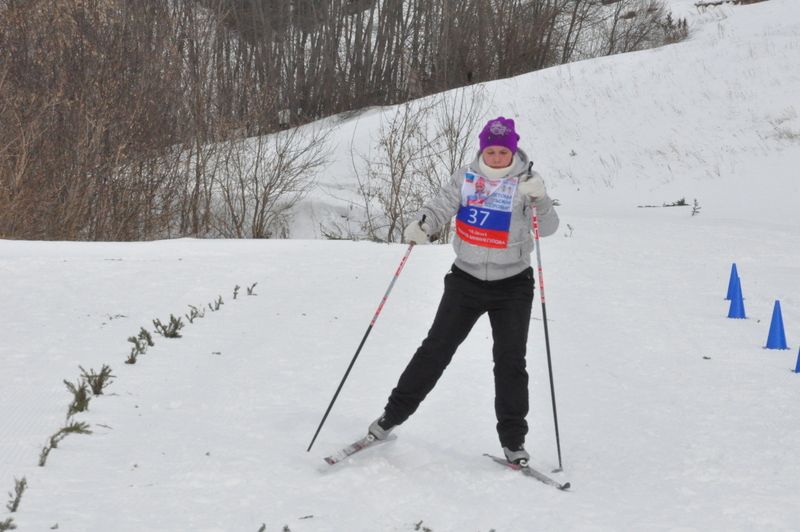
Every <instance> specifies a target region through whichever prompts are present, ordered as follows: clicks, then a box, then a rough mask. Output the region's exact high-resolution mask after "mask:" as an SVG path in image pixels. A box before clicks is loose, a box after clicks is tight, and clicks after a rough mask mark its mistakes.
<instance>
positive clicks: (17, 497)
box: [6, 477, 28, 514]
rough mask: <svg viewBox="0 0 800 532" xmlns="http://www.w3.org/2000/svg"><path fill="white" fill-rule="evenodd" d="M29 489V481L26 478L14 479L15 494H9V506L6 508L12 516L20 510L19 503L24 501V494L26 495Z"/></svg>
mask: <svg viewBox="0 0 800 532" xmlns="http://www.w3.org/2000/svg"><path fill="white" fill-rule="evenodd" d="M27 487H28V481H27V480H26V479H25V477H22V479H21V480H19V479H16V478H15V479H14V493H11V492H8V496H9V497H10V499H9V501H8V504H6V508H8V511H9V512H11V513H12V514H13V513H14V512H16V511H17V510H18V509H19V502H20V501H21V500H22V494H23V493H25V488H27Z"/></svg>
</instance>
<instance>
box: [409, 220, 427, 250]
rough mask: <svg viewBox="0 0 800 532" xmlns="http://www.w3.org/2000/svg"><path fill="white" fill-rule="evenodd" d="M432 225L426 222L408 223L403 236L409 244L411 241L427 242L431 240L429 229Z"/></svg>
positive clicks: (417, 242)
mask: <svg viewBox="0 0 800 532" xmlns="http://www.w3.org/2000/svg"><path fill="white" fill-rule="evenodd" d="M429 229H430V227H429V226H428V224H426V223H425V222H420V221H414V222H411V223H410V224H408V227H406V229H405V231H403V238H405V241H406V242H408V243H409V244H410V243H411V242H413V243H415V244H427V243H428V242H429V239H428V230H429Z"/></svg>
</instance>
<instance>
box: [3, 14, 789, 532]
mask: <svg viewBox="0 0 800 532" xmlns="http://www.w3.org/2000/svg"><path fill="white" fill-rule="evenodd" d="M694 24H696V27H695V33H694V34H693V37H692V38H691V39H690V40H689V41H688V42H685V43H682V44H679V45H676V46H672V47H668V48H662V49H659V50H653V51H647V52H640V53H636V54H630V55H625V56H617V57H612V58H605V59H600V60H596V61H587V62H583V63H577V64H572V65H568V66H564V67H561V68H555V69H550V70H547V71H543V72H539V73H534V74H530V75H526V76H520V77H518V78H514V79H511V80H506V81H501V82H496V83H492V84H488V85H487V88H488V89H489V91H490V92H491V93H492V94H493V103H492V104H491V108H490V109H488V110H487V114H488V115H496V114H505V115H506V116H508V115H511V116H514V117H515V118H516V120H517V123H518V128H519V129H520V131H521V134H522V135H523V145H527V146H529V147H530V150H529V151H531V152H533V154H534V157H535V159H536V161H537V167H538V168H539V170H540V172H541V173H542V174H543V175H544V176H545V177H546V179H547V181H548V185H549V187H550V189H551V192H552V194H553V195H554V196H555V197H557V198H559V199H560V201H561V203H562V205H561V207H560V208H559V213H560V215H561V219H562V226H561V228H560V230H559V232H558V233H557V234H556V235H554V236H552V237H550V238H548V239H546V240H545V241H544V242H543V249H542V254H543V260H544V271H545V279H546V282H547V285H548V286H547V298H548V300H547V312H548V318H549V320H550V322H549V329H550V336H551V346H552V349H553V361H554V372H555V384H556V396H557V399H558V414H559V422H560V430H561V440H562V451H563V462H564V469H565V473H563V474H561V475H557V476H558V477H559V478H562V479H568V480H569V481H571V482H572V485H573V489H572V491H571V492H568V493H563V492H559V491H557V490H554V489H552V488H549V487H547V486H544V485H542V484H540V483H538V482H536V481H534V480H531V479H528V478H525V477H523V476H521V475H518V474H516V473H514V472H512V471H508V470H504V469H502V468H499V467H498V466H496V465H495V464H493V463H491V462H490V461H489V460H487V459H486V458H484V457H482V456H481V455H482V453H484V452H497V451H498V444H497V441H496V435H495V432H494V419H493V416H494V414H493V384H492V378H491V355H490V350H491V339H490V331H489V327H488V322H487V320H485V319H484V320H481V321H480V322H479V323H478V325H477V326H476V328H475V330H474V331H473V333H472V334H471V336H470V337H469V338H468V340H467V341H466V342H465V343H464V344H463V346H462V348H461V349H460V350H459V352H458V354H457V355H456V357H455V359H454V361H453V363H452V365H451V367H450V368H448V370H447V372H446V373H445V376H444V377H443V379H442V380H441V382H440V383H439V385H438V386H437V388H436V389H435V390H434V392H433V393H432V394H431V396H430V397H429V398H428V400H426V401H425V403H423V406H422V407H421V408H420V410H419V411H418V413H417V414H415V416H414V417H412V418H411V419H410V420H409V421H408V422H407V423H406V424H405V425H404V426H402V427H401V428H399V429H398V430H397V431H396V433H397V434H398V436H399V437H398V439H397V440H396V441H394V442H392V443H390V444H388V445H385V446H382V447H380V448H376V449H372V450H369V451H366V452H365V453H363V454H362V455H359V456H357V457H355V458H353V459H352V460H350V461H349V462H348V463H345V464H342V465H341V466H337V467H336V468H334V469H330V468H327V466H325V465H324V463H323V461H322V457H323V456H324V455H326V454H328V453H329V452H332V451H334V450H336V449H337V448H339V447H340V446H342V445H344V444H346V443H349V442H350V441H352V440H353V439H355V438H356V437H358V436H360V435H362V434H363V432H364V431H365V429H366V426H367V425H368V423H369V422H370V421H371V420H372V419H374V417H375V416H377V415H378V414H379V413H380V410H381V408H382V406H383V404H384V402H385V399H386V396H387V395H388V393H389V391H390V390H391V388H392V387H393V386H394V384H395V382H396V379H397V376H398V375H399V372H400V371H401V370H402V368H403V367H404V365H405V363H406V362H407V360H408V358H409V357H410V355H411V354H412V353H413V351H414V350H415V349H416V347H417V345H418V344H419V342H420V341H421V339H422V338H423V337H424V335H425V333H426V332H427V329H428V327H429V325H430V322H431V320H432V318H433V314H434V312H435V309H436V305H437V303H438V298H439V296H440V293H441V284H442V283H441V279H442V276H443V275H444V273H445V272H446V271H447V268H448V266H449V265H450V263H451V262H452V258H453V256H452V250H451V249H450V248H449V246H421V247H417V248H415V249H414V250H413V252H412V254H411V258H410V260H409V262H408V264H407V266H406V268H405V270H404V271H403V273H402V275H401V277H400V279H399V281H398V283H397V285H396V286H395V289H394V291H393V292H392V294H391V297H390V299H389V301H388V303H387V305H386V307H385V308H384V310H383V313H382V314H381V316H380V319H379V320H378V322H377V324H376V326H375V329H374V330H373V332H372V334H371V336H370V337H369V339H368V341H367V343H366V345H365V347H364V349H363V351H362V353H361V356H360V358H359V360H358V362H357V364H356V366H355V369H354V370H353V373H352V374H351V376H350V379H349V380H348V382H347V384H346V386H345V388H344V390H343V391H342V394H341V396H340V397H339V400H338V402H337V404H336V406H335V407H334V409H333V412H332V413H331V416H330V418H329V419H328V421H327V424H326V426H325V427H324V428H323V430H322V432H321V434H320V436H319V438H318V440H317V442H316V444H315V446H314V449H313V450H312V452H311V453H307V452H306V447H307V446H308V443H309V441H310V439H311V437H312V435H313V432H314V430H315V429H316V426H317V424H318V423H319V421H320V418H321V416H322V414H323V412H324V410H325V407H326V406H327V404H328V402H329V400H330V398H331V396H332V395H333V392H334V391H335V389H336V386H337V384H338V382H339V380H340V378H341V376H342V374H343V373H344V370H345V369H346V367H347V364H348V363H349V361H350V359H351V357H352V355H353V353H354V351H355V349H356V347H357V345H358V343H359V341H360V340H361V337H362V336H363V334H364V331H365V330H366V327H367V325H368V323H369V320H370V319H371V317H372V315H373V313H374V311H375V308H376V307H377V305H378V302H379V300H380V298H381V296H382V295H383V293H384V291H385V289H386V286H387V285H388V283H389V281H390V280H391V277H392V274H393V273H394V271H395V269H396V267H397V265H398V263H399V261H400V259H401V258H402V256H403V254H404V253H405V250H406V248H405V246H402V245H381V244H374V243H367V242H345V241H322V240H285V241H277V240H270V241H219V240H209V241H200V240H176V241H169V242H151V243H131V244H118V243H54V242H12V241H0V287H2V288H1V289H0V294H2V296H3V300H4V302H5V304H4V305H3V306H2V307H0V323H2V332H3V341H2V342H1V343H0V373H1V374H2V377H3V379H2V383H3V384H2V392H1V393H0V434H2V438H0V489H2V490H3V491H4V492H7V491H12V490H13V487H14V478H22V477H23V476H24V477H25V478H26V479H27V481H28V489H27V490H26V492H25V493H24V495H23V497H22V501H21V505H20V508H19V511H18V512H17V513H14V514H7V513H0V523H2V522H3V520H4V519H6V518H8V517H13V519H14V523H15V524H16V525H17V526H18V529H19V530H20V531H28V530H35V531H39V530H49V529H51V528H54V527H55V526H56V525H58V530H65V531H81V532H82V531H111V530H114V531H142V530H154V531H155V530H157V531H184V530H193V531H195V530H197V531H221V530H225V531H227V530H231V531H240V530H244V531H253V532H255V531H257V530H259V529H260V528H261V527H262V524H263V525H265V526H264V530H265V532H277V531H281V530H284V529H285V528H286V529H289V530H291V531H292V532H303V531H307V532H312V531H336V532H338V531H412V530H424V529H426V528H427V529H431V530H433V531H435V532H442V531H481V532H488V531H489V530H492V529H494V530H496V531H497V532H501V531H503V532H505V531H530V530H559V531H562V530H580V531H584V530H588V531H619V530H625V531H628V530H636V531H639V530H648V531H649V530H681V531H689V530H696V531H706V530H725V531H729V530H741V531H750V530H787V531H788V530H797V529H798V528H800V520H799V519H798V518H797V516H796V508H797V506H798V503H800V455H798V452H797V444H798V441H800V416H798V415H797V410H796V409H797V408H798V405H800V375H797V374H795V373H794V372H793V371H792V369H793V368H794V367H795V363H796V360H797V357H798V347H799V345H798V343H799V342H800V230H799V229H800V215H799V214H798V210H797V198H798V197H800V185H798V173H797V172H798V170H797V169H798V168H799V167H800V118H798V100H797V94H800V3H798V2H797V1H796V0H770V1H768V2H764V3H761V4H755V5H751V6H745V7H737V8H726V9H725V10H723V11H720V12H719V13H716V14H714V15H713V16H712V15H708V14H706V15H703V16H699V17H696V19H695V22H694ZM388 111H389V110H387V112H388ZM377 121H378V111H373V112H371V114H370V113H368V114H366V115H362V116H361V117H360V118H359V119H358V120H357V121H356V120H354V121H352V122H348V123H344V124H342V125H341V126H340V127H341V128H342V132H341V135H339V137H340V138H343V139H347V140H348V142H349V139H350V138H353V133H354V132H356V133H358V134H359V135H363V136H364V138H369V136H370V131H371V130H370V128H373V130H374V127H375V125H376V124H377ZM359 132H360V133H359ZM339 150H340V151H339V152H337V156H336V159H335V163H334V168H333V169H332V171H331V173H330V175H338V176H342V175H347V174H346V172H345V169H346V168H348V166H349V161H348V160H347V157H348V156H347V154H346V153H345V147H344V146H340V148H339ZM573 151H574V153H575V155H570V153H571V152H573ZM322 184H323V185H325V183H324V182H323V183H322ZM325 197H327V198H330V196H326V195H325V194H322V193H320V194H319V195H317V196H312V197H311V198H310V199H309V204H313V205H314V209H315V212H318V213H319V212H322V211H324V208H326V204H325V200H324V199H323V198H325ZM681 197H685V198H687V200H688V201H689V202H690V203H691V201H692V199H694V198H697V199H698V201H699V203H700V205H701V207H702V209H701V211H700V213H699V214H698V215H697V216H691V214H690V210H691V208H690V207H682V208H681V207H676V208H638V207H637V205H643V204H657V205H660V204H662V203H663V202H671V201H674V200H677V199H679V198H681ZM328 201H329V203H328V204H327V208H330V209H336V208H339V206H337V205H335V204H334V203H330V200H328ZM315 223H316V222H306V223H305V224H303V223H300V222H298V227H297V232H298V233H300V234H301V236H309V237H310V236H314V227H315ZM732 262H736V264H737V266H738V270H739V274H740V276H741V278H742V287H743V292H744V297H745V308H746V311H747V314H748V319H746V320H731V319H727V318H726V315H727V311H728V303H727V302H726V301H724V297H725V294H726V290H727V284H728V274H729V272H730V266H731V263H732ZM253 283H258V284H257V285H256V287H255V293H256V294H257V295H255V296H248V295H246V287H248V286H251V285H253ZM236 285H239V286H241V287H242V288H241V289H240V292H239V296H238V298H237V299H235V300H234V299H233V290H234V287H235V286H236ZM219 296H222V298H223V300H224V305H223V306H222V307H221V308H220V309H219V311H217V312H211V311H210V310H209V311H207V312H206V314H205V317H204V318H202V319H198V320H196V321H195V322H194V323H193V324H190V325H187V326H186V327H185V328H184V329H183V330H182V333H183V337H182V338H180V339H170V340H167V339H163V338H161V337H159V336H155V342H156V345H155V346H154V347H152V348H150V349H149V351H148V352H147V353H146V354H145V355H142V356H140V358H139V361H138V363H137V364H135V365H126V364H124V363H123V362H124V360H125V359H126V357H127V354H128V352H129V350H130V344H129V343H128V342H127V341H126V340H127V338H128V337H129V336H132V335H135V334H137V333H138V331H139V329H140V327H147V328H152V323H151V321H152V320H153V319H154V318H159V319H161V320H162V321H166V320H167V319H168V318H169V315H170V314H171V313H172V314H175V315H183V314H184V313H186V312H188V311H189V305H195V306H206V305H207V304H208V303H210V302H212V301H214V300H216V299H217V298H218V297H219ZM776 299H779V300H780V301H781V305H782V309H783V318H784V325H785V330H786V335H787V337H788V341H789V346H790V349H789V350H765V349H763V345H764V344H765V342H766V338H767V333H768V329H769V323H770V318H771V312H772V308H773V303H774V301H775V300H776ZM531 331H532V335H531V339H530V342H529V366H530V370H531V375H532V387H531V403H532V407H533V408H532V412H531V415H530V418H529V421H530V422H531V426H532V431H531V434H530V435H529V439H528V447H529V450H530V451H531V452H532V454H533V457H534V460H533V461H534V465H536V466H538V467H539V468H541V469H543V470H549V469H552V468H553V467H554V466H555V465H556V464H557V458H556V452H555V440H554V436H553V432H554V431H553V424H552V412H551V406H550V399H549V397H550V392H549V383H548V378H547V366H546V359H545V353H544V342H543V338H542V337H543V335H542V322H541V311H540V307H539V305H538V299H537V303H536V304H535V305H534V317H533V320H532V323H531ZM103 364H109V365H110V366H111V367H112V368H113V372H114V375H115V376H116V379H115V381H114V382H113V383H112V384H111V386H110V387H109V389H108V391H107V394H106V395H105V396H102V397H96V398H94V399H92V401H91V403H90V407H89V408H90V409H89V411H88V412H87V413H84V414H78V415H77V416H76V419H78V420H81V421H85V422H87V423H89V424H90V425H91V430H92V431H93V434H91V435H70V436H67V437H66V439H64V440H63V441H62V442H61V443H60V445H59V446H58V448H57V449H55V450H53V451H52V452H51V453H50V455H49V458H48V460H47V465H46V466H45V467H38V466H37V462H38V460H39V453H40V451H41V449H42V447H43V446H44V445H45V443H46V442H47V440H48V437H49V436H50V435H51V434H53V433H54V432H55V431H57V430H58V429H59V428H60V427H61V426H63V424H64V421H65V415H66V410H67V405H68V402H69V395H68V394H67V391H66V389H65V387H64V384H63V382H62V380H63V379H68V380H70V381H73V382H74V381H75V380H76V379H77V377H78V375H79V374H80V369H79V367H78V366H79V365H80V366H83V367H84V368H86V369H94V370H99V369H100V367H101V366H102V365H103Z"/></svg>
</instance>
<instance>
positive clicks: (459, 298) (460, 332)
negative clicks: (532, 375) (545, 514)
mask: <svg viewBox="0 0 800 532" xmlns="http://www.w3.org/2000/svg"><path fill="white" fill-rule="evenodd" d="M533 284H534V282H533V270H532V269H531V268H528V269H526V270H524V271H523V272H521V273H519V274H517V275H514V276H513V277H509V278H507V279H501V280H498V281H482V280H480V279H477V278H475V277H473V276H472V275H469V274H468V273H466V272H464V271H462V270H460V269H459V268H457V267H456V266H455V265H454V266H453V267H452V269H451V271H450V272H449V273H448V274H447V275H446V276H445V278H444V294H443V295H442V300H441V302H440V303H439V309H438V310H437V311H436V317H435V318H434V320H433V325H432V326H431V329H430V331H428V336H427V338H425V340H423V342H422V345H420V347H419V349H417V351H416V353H414V356H413V357H412V358H411V361H410V362H409V363H408V366H406V369H405V370H404V371H403V373H402V375H400V380H399V381H398V383H397V387H395V389H394V390H392V393H391V395H390V396H389V401H388V403H387V405H386V409H385V410H386V417H387V421H389V422H390V423H391V424H397V425H399V424H400V423H403V422H404V421H405V420H406V419H407V418H408V417H409V416H410V415H411V414H413V413H414V412H415V411H416V410H417V408H418V407H419V405H420V403H421V402H422V400H423V399H425V397H426V396H427V395H428V393H429V392H430V391H431V390H432V389H433V387H434V386H435V385H436V382H437V381H438V380H439V377H441V375H442V373H443V372H444V369H445V368H446V367H447V365H448V364H449V363H450V360H451V359H452V358H453V354H454V353H455V352H456V349H457V348H458V346H459V345H461V343H462V342H463V341H464V339H465V338H466V337H467V334H469V332H470V330H472V327H473V326H474V325H475V322H476V321H478V318H479V317H480V316H481V315H483V314H484V313H488V314H489V322H490V324H491V327H492V339H493V341H494V346H493V348H492V355H493V358H494V385H495V413H496V415H497V434H498V436H499V437H500V443H501V444H502V445H503V446H504V447H514V446H517V445H520V444H522V443H524V441H525V435H526V434H527V433H528V424H527V422H526V421H525V416H526V415H527V414H528V372H527V370H526V369H525V347H526V344H527V341H528V325H529V323H530V316H531V303H532V302H533Z"/></svg>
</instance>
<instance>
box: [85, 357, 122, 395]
mask: <svg viewBox="0 0 800 532" xmlns="http://www.w3.org/2000/svg"><path fill="white" fill-rule="evenodd" d="M78 367H79V368H81V377H82V378H83V380H84V382H86V383H87V384H88V385H89V388H90V389H91V390H92V395H103V390H104V389H105V388H106V387H107V386H108V385H109V384H111V381H112V379H114V378H116V375H112V374H111V368H110V367H109V366H107V365H106V364H103V367H102V368H100V373H95V372H94V370H93V369H90V370H89V371H88V372H87V371H86V370H85V369H83V367H82V366H78Z"/></svg>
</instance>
